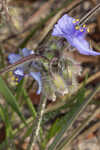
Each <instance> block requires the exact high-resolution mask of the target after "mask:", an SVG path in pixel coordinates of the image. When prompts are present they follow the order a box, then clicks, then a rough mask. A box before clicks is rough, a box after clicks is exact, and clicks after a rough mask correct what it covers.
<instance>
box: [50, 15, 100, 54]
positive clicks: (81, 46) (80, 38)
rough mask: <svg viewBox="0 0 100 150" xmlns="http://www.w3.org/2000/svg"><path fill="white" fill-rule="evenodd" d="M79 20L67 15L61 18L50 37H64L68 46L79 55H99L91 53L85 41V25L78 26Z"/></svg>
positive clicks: (91, 50)
mask: <svg viewBox="0 0 100 150" xmlns="http://www.w3.org/2000/svg"><path fill="white" fill-rule="evenodd" d="M78 22H79V19H76V20H75V19H74V18H72V17H70V16H68V15H67V14H66V15H64V16H62V17H61V18H60V19H59V20H58V22H57V24H56V25H55V26H54V29H53V32H52V35H53V36H59V37H64V38H66V39H67V41H68V42H69V44H70V45H72V46H73V47H75V48H76V49H77V50H78V52H79V53H80V54H83V55H93V56H96V55H100V53H99V52H95V51H93V49H92V48H90V45H89V43H88V42H87V41H86V39H85V35H86V33H87V28H86V27H85V25H83V26H82V27H79V26H78Z"/></svg>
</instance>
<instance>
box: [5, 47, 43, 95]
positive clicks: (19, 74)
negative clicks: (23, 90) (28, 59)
mask: <svg viewBox="0 0 100 150" xmlns="http://www.w3.org/2000/svg"><path fill="white" fill-rule="evenodd" d="M19 53H20V54H15V53H11V54H9V55H8V60H9V63H10V64H13V63H15V62H17V61H18V60H20V59H21V58H22V57H25V56H29V55H31V54H34V51H32V50H28V49H27V48H23V49H22V50H21V51H20V52H19ZM32 67H35V68H37V69H38V68H39V67H38V64H37V63H36V62H35V61H33V62H32ZM31 70H32V69H31ZM26 72H28V73H26ZM26 74H28V75H29V76H31V77H33V78H34V79H35V80H36V81H37V82H38V85H39V88H38V90H37V94H40V93H41V90H42V81H41V80H42V79H41V73H40V72H34V71H30V67H29V66H28V65H27V64H25V65H20V66H19V67H17V68H16V69H14V70H13V71H12V72H10V75H11V76H12V80H14V81H16V84H18V83H19V82H20V80H22V78H23V77H24V76H25V75H26Z"/></svg>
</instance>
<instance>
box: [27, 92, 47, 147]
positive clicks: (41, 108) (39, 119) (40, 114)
mask: <svg viewBox="0 0 100 150" xmlns="http://www.w3.org/2000/svg"><path fill="white" fill-rule="evenodd" d="M46 101H47V98H46V96H45V95H44V94H43V95H42V97H41V101H40V106H39V111H38V114H37V118H36V120H35V121H34V123H33V126H34V127H33V130H32V134H31V138H30V141H29V145H28V147H27V150H33V148H34V145H35V143H36V140H37V138H38V135H39V131H40V125H41V122H42V118H43V114H44V110H45V106H46Z"/></svg>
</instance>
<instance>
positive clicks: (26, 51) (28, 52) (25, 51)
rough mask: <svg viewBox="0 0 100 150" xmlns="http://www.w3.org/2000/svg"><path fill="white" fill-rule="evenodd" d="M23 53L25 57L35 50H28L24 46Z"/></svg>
mask: <svg viewBox="0 0 100 150" xmlns="http://www.w3.org/2000/svg"><path fill="white" fill-rule="evenodd" d="M22 54H23V56H24V57H25V56H29V55H31V54H34V51H32V50H28V49H27V48H23V49H22Z"/></svg>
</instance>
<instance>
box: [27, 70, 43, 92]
mask: <svg viewBox="0 0 100 150" xmlns="http://www.w3.org/2000/svg"><path fill="white" fill-rule="evenodd" d="M30 76H32V77H33V78H34V79H35V80H36V81H37V82H38V85H39V88H38V91H37V94H40V93H41V90H42V79H41V73H40V72H30Z"/></svg>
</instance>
